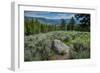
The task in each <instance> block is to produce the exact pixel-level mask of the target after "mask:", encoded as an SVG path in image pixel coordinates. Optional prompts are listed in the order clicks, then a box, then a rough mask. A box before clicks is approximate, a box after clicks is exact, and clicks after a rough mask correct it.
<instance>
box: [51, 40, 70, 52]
mask: <svg viewBox="0 0 100 73" xmlns="http://www.w3.org/2000/svg"><path fill="white" fill-rule="evenodd" d="M52 45H53V49H54V50H55V51H56V52H58V53H59V54H69V53H70V50H71V49H70V47H69V46H67V45H66V44H64V43H63V42H61V41H60V40H57V39H55V40H54V41H53V44H52Z"/></svg>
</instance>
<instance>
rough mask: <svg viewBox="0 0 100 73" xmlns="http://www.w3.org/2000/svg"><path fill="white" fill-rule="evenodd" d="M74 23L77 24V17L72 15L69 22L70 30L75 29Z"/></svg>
mask: <svg viewBox="0 0 100 73" xmlns="http://www.w3.org/2000/svg"><path fill="white" fill-rule="evenodd" d="M74 25H75V19H74V17H72V18H71V19H70V21H69V24H68V26H67V27H68V30H74Z"/></svg>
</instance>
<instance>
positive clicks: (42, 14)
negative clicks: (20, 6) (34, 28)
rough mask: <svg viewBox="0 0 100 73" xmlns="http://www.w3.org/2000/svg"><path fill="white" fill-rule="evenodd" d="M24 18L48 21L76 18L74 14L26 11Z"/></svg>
mask: <svg viewBox="0 0 100 73" xmlns="http://www.w3.org/2000/svg"><path fill="white" fill-rule="evenodd" d="M24 16H28V17H43V18H47V19H70V18H71V17H74V13H62V12H43V11H24Z"/></svg>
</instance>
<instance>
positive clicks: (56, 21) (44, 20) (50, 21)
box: [25, 17, 79, 25]
mask: <svg viewBox="0 0 100 73" xmlns="http://www.w3.org/2000/svg"><path fill="white" fill-rule="evenodd" d="M25 19H29V20H32V19H37V20H38V21H39V22H40V23H42V24H49V25H53V24H56V25H60V24H61V19H47V18H43V17H25ZM64 20H65V22H66V24H68V23H69V22H70V19H64ZM77 23H79V22H78V21H76V24H77Z"/></svg>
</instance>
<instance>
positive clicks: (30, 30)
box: [24, 14, 90, 35]
mask: <svg viewBox="0 0 100 73" xmlns="http://www.w3.org/2000/svg"><path fill="white" fill-rule="evenodd" d="M75 18H76V19H77V20H79V21H80V23H79V24H76V21H75ZM59 30H63V31H87V32H89V31H90V15H89V14H75V17H71V18H70V20H69V23H66V20H65V19H61V23H60V24H58V25H57V24H43V23H40V22H39V21H38V19H36V18H35V19H34V18H32V19H29V18H25V20H24V34H25V35H30V34H38V33H46V32H49V31H59Z"/></svg>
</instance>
